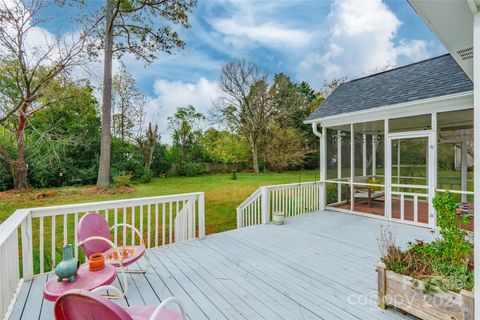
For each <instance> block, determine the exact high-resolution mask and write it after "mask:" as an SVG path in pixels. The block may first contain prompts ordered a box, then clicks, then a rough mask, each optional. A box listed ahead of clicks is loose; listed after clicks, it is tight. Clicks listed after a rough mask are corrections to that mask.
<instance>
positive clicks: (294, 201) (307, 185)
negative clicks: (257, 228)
mask: <svg viewBox="0 0 480 320" xmlns="http://www.w3.org/2000/svg"><path fill="white" fill-rule="evenodd" d="M320 190H321V183H320V182H304V183H291V184H280V185H274V186H264V187H260V188H258V189H257V190H256V191H255V192H254V193H252V195H251V196H250V197H248V198H247V199H246V200H245V201H244V202H243V203H242V204H241V205H240V206H238V208H237V228H242V227H248V226H251V225H256V224H262V223H267V222H268V221H270V219H271V216H272V214H273V212H277V211H279V212H283V213H284V214H285V218H289V217H292V216H296V215H300V214H305V213H309V212H315V211H318V210H320Z"/></svg>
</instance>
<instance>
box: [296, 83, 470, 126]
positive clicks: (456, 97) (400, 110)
mask: <svg viewBox="0 0 480 320" xmlns="http://www.w3.org/2000/svg"><path fill="white" fill-rule="evenodd" d="M471 108H473V91H468V92H462V93H456V94H451V95H445V96H441V97H435V98H429V99H422V100H416V101H410V102H405V103H399V104H393V105H388V106H382V107H377V108H371V109H365V110H359V111H354V112H349V113H343V114H337V115H333V116H327V117H324V118H317V119H313V120H307V121H304V123H305V124H311V123H318V124H320V125H321V126H325V127H333V126H340V125H346V124H351V123H362V122H370V121H379V120H384V119H395V118H403V117H409V116H416V115H422V114H431V113H433V112H446V111H455V110H464V109H471Z"/></svg>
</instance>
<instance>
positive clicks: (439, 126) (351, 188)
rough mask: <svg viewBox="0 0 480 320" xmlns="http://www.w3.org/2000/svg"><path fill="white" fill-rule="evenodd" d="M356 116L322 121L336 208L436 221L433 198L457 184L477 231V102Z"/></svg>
mask: <svg viewBox="0 0 480 320" xmlns="http://www.w3.org/2000/svg"><path fill="white" fill-rule="evenodd" d="M348 118H349V117H346V118H345V119H344V121H341V120H339V119H336V121H325V122H324V124H322V125H323V130H322V138H321V140H322V143H323V144H324V145H323V147H322V148H324V149H323V150H324V152H322V154H323V156H321V157H322V159H321V165H323V166H324V168H325V170H323V171H324V176H323V177H322V180H323V181H324V182H325V203H326V207H327V208H328V209H331V210H337V211H342V212H349V213H353V214H361V215H368V216H371V217H376V218H380V219H386V220H392V221H397V222H403V223H407V224H415V225H421V226H426V227H431V228H433V227H435V226H436V221H435V213H434V210H433V206H432V199H433V197H434V196H435V194H437V193H442V192H446V191H449V192H450V193H452V195H453V197H454V199H455V201H456V203H457V215H458V219H459V222H460V221H461V220H464V222H465V223H466V224H465V225H464V226H463V227H464V228H465V229H467V230H469V231H473V214H474V203H473V186H474V185H473V109H459V110H452V111H445V112H431V113H425V114H417V115H412V116H406V117H399V116H396V117H395V116H392V117H388V118H386V119H385V118H384V119H379V120H374V121H365V120H366V119H368V118H369V117H363V118H362V117H357V118H358V122H353V121H352V120H351V121H349V123H345V122H346V121H345V120H347V119H348ZM370 118H375V117H370ZM377 118H378V117H377ZM350 119H355V118H354V117H350ZM329 122H330V123H332V125H329ZM335 122H336V123H338V124H336V123H335ZM342 122H343V123H342Z"/></svg>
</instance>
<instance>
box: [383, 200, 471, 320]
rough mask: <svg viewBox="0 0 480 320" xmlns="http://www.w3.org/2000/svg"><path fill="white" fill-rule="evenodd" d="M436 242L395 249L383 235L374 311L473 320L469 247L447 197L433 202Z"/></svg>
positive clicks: (390, 237) (391, 238)
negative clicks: (436, 225)
mask: <svg viewBox="0 0 480 320" xmlns="http://www.w3.org/2000/svg"><path fill="white" fill-rule="evenodd" d="M433 204H434V207H435V210H436V212H437V224H438V227H439V228H440V236H439V237H437V238H436V239H435V240H434V241H432V242H430V243H426V242H424V241H422V240H416V241H414V242H410V243H409V244H408V247H407V248H406V249H402V248H401V247H399V246H397V245H396V244H395V239H394V236H393V235H392V233H391V232H385V230H382V233H381V237H380V239H379V244H380V249H381V253H382V258H381V262H380V263H379V265H378V269H377V271H378V306H379V307H380V308H386V307H387V306H393V307H396V308H398V309H401V310H404V311H406V312H408V313H410V314H412V315H415V316H417V317H420V318H422V319H465V320H470V319H472V320H473V319H474V295H473V293H472V289H473V283H474V280H473V268H474V266H473V244H472V243H471V242H470V241H468V233H467V232H466V231H465V230H463V229H461V228H460V227H459V225H461V224H463V223H466V219H465V217H462V218H461V219H459V216H458V215H457V213H456V203H455V201H454V200H453V198H452V196H451V195H450V194H449V193H444V194H442V195H439V196H437V197H435V198H434V200H433Z"/></svg>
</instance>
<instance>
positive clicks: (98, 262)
mask: <svg viewBox="0 0 480 320" xmlns="http://www.w3.org/2000/svg"><path fill="white" fill-rule="evenodd" d="M103 268H105V257H104V255H103V253H94V254H92V255H91V256H90V258H89V259H88V270H90V271H98V270H102V269H103Z"/></svg>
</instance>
